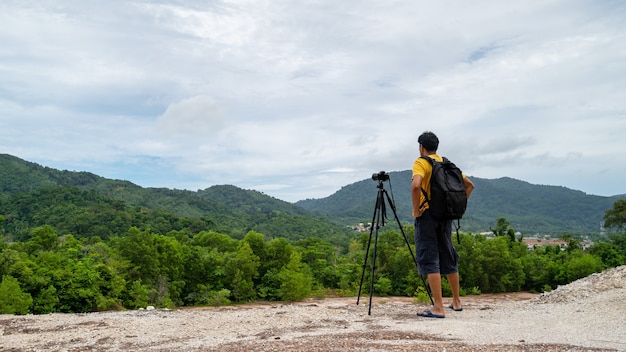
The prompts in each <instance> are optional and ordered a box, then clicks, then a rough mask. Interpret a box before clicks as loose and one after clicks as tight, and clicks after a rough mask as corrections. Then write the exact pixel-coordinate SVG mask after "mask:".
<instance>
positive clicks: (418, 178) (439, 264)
mask: <svg viewBox="0 0 626 352" xmlns="http://www.w3.org/2000/svg"><path fill="white" fill-rule="evenodd" d="M417 141H418V143H419V151H420V156H428V157H430V158H432V159H434V160H437V161H439V162H441V161H442V160H443V158H442V157H441V156H439V155H438V154H437V148H438V147H439V139H438V138H437V136H436V135H435V134H434V133H432V132H430V131H426V132H424V133H422V134H421V135H420V136H419V138H418V140H417ZM431 173H432V165H431V164H430V163H429V162H428V161H427V160H424V159H423V158H417V160H415V162H414V163H413V179H412V182H411V198H412V200H413V217H414V218H415V252H416V258H417V263H418V266H419V274H420V275H427V276H428V285H429V286H430V289H431V291H432V295H433V302H434V306H433V307H431V308H429V309H426V310H424V311H423V312H420V313H417V315H419V316H422V317H427V318H445V315H446V313H445V309H444V306H443V297H442V293H441V275H442V274H443V275H446V276H447V278H448V282H449V283H450V288H451V290H452V303H451V304H450V306H449V308H451V309H453V310H455V311H461V310H463V307H462V306H461V296H460V294H459V286H460V285H459V269H458V265H457V263H458V261H459V255H458V253H457V252H456V249H455V248H454V245H453V244H452V221H451V220H444V221H439V220H436V219H435V218H433V216H432V215H431V213H430V211H429V209H428V203H426V202H425V197H424V195H423V193H422V188H423V189H424V190H425V191H426V193H427V194H428V195H429V197H430V175H431ZM463 183H464V184H465V191H466V194H467V197H468V198H469V196H470V194H471V193H472V191H473V190H474V184H473V183H472V181H471V180H470V179H469V178H468V177H467V176H465V175H463Z"/></svg>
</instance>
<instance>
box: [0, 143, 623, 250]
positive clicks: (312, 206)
mask: <svg viewBox="0 0 626 352" xmlns="http://www.w3.org/2000/svg"><path fill="white" fill-rule="evenodd" d="M388 174H389V175H390V180H389V181H386V182H383V183H382V187H383V188H384V189H385V191H386V192H387V193H388V194H389V195H390V197H391V198H392V202H393V203H394V205H395V209H396V213H397V215H398V218H399V220H400V221H401V222H402V223H406V224H410V223H412V220H413V219H411V201H410V193H409V186H410V176H411V174H410V170H404V171H393V172H389V173H388ZM470 177H471V178H472V180H473V181H474V183H475V185H476V190H475V191H474V193H473V194H472V197H471V198H470V200H469V202H468V210H467V213H466V215H465V216H464V218H463V220H462V223H461V224H462V231H466V232H483V231H489V228H490V227H491V226H493V225H494V224H495V222H496V219H498V218H506V219H507V220H509V221H510V223H511V226H512V227H514V228H515V229H516V230H518V231H521V232H523V233H525V234H528V235H532V234H535V233H542V234H561V233H571V234H599V233H600V232H601V229H600V226H601V223H602V222H603V216H604V212H605V211H606V210H607V209H609V208H611V207H612V205H613V203H614V202H615V201H616V200H617V199H620V198H625V197H626V195H616V196H611V197H606V196H596V195H589V194H586V193H584V192H582V191H579V190H572V189H569V188H566V187H563V186H547V185H534V184H531V183H529V182H526V181H522V180H517V179H514V178H510V177H502V178H498V179H483V178H479V177H473V176H470ZM57 185H68V186H73V187H78V188H80V189H82V190H87V191H95V192H97V193H99V194H102V195H104V196H106V197H109V198H112V199H115V200H119V201H124V202H126V203H127V204H128V205H130V206H140V207H145V208H148V209H155V210H159V211H169V212H172V213H173V214H176V215H177V216H181V217H190V218H201V217H209V218H211V219H213V220H214V221H218V222H220V223H222V225H223V226H221V227H220V228H222V229H224V228H228V227H229V226H235V227H237V228H238V230H237V231H235V232H236V233H237V236H242V234H243V233H245V232H246V231H249V230H254V229H263V230H264V231H270V232H272V231H271V230H268V222H270V223H271V222H273V223H274V225H271V226H269V228H274V230H273V232H275V233H270V234H269V236H270V237H276V236H278V235H279V234H280V235H283V232H284V230H283V231H281V230H278V229H279V228H280V227H281V226H283V227H287V226H286V223H288V222H289V221H292V220H294V219H298V221H302V220H303V219H305V218H314V219H316V220H315V221H317V223H316V224H315V225H312V224H311V225H310V226H312V227H315V228H317V229H318V230H317V232H320V231H323V230H321V229H323V228H325V227H326V225H322V224H321V223H323V222H329V223H334V224H336V225H337V226H338V227H340V225H341V226H345V225H350V224H358V223H367V222H370V221H371V220H372V214H373V211H374V206H375V201H376V193H377V186H378V185H379V184H378V181H373V180H372V179H371V178H370V179H364V180H361V181H357V182H354V183H352V184H348V185H345V186H343V187H341V188H340V189H339V190H337V191H336V192H335V193H333V194H331V195H330V196H328V197H324V198H318V199H304V200H301V201H298V202H295V203H290V202H286V201H282V200H279V199H276V198H274V197H271V196H268V195H266V194H264V193H262V192H258V191H255V190H244V189H241V188H239V187H237V186H234V185H227V184H226V185H214V186H210V187H208V188H206V189H203V190H198V191H189V190H176V189H169V188H164V187H163V188H152V187H151V188H143V187H141V186H138V185H136V184H134V183H132V182H130V181H125V180H112V179H106V178H103V177H101V176H98V175H95V174H93V173H90V172H85V171H67V170H62V171H60V170H56V169H52V168H49V167H45V166H41V165H39V164H36V163H32V162H29V161H25V160H22V159H20V158H17V157H14V156H11V155H8V154H0V201H2V200H4V201H6V200H7V199H9V197H10V196H11V195H13V194H16V193H25V192H32V191H34V190H37V189H42V188H49V187H54V186H57ZM387 210H388V214H387V215H388V216H389V217H392V216H393V213H392V211H391V210H392V209H387ZM0 214H1V213H0ZM281 224H282V225H281ZM291 231H294V230H293V229H292V230H291ZM312 232H315V231H312ZM304 236H306V234H305V230H301V231H300V234H299V235H298V236H296V237H298V238H302V237H304Z"/></svg>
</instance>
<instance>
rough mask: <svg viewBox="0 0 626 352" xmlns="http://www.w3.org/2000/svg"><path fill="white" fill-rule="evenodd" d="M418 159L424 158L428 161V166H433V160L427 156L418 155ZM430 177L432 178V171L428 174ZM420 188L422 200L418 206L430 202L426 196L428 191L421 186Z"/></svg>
mask: <svg viewBox="0 0 626 352" xmlns="http://www.w3.org/2000/svg"><path fill="white" fill-rule="evenodd" d="M420 159H426V160H427V161H428V162H429V163H430V166H432V167H434V166H435V160H434V159H433V158H431V157H429V156H426V155H424V156H420ZM430 176H431V178H432V172H431V174H430ZM420 189H421V190H422V194H423V195H424V202H422V204H420V207H422V206H424V204H426V203H430V198H428V193H426V190H425V189H423V188H420Z"/></svg>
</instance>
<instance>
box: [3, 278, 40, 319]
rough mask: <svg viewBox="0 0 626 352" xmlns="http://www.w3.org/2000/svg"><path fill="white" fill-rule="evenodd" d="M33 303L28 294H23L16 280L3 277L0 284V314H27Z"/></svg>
mask: <svg viewBox="0 0 626 352" xmlns="http://www.w3.org/2000/svg"><path fill="white" fill-rule="evenodd" d="M32 303H33V298H32V297H31V295H30V293H27V292H23V291H22V289H21V287H20V283H19V282H18V281H17V279H16V278H14V277H12V276H9V275H3V276H2V283H0V314H27V313H28V309H29V308H30V306H31V304H32Z"/></svg>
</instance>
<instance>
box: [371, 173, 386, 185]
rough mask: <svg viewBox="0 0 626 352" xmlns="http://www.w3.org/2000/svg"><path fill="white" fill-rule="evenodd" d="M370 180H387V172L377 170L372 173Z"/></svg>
mask: <svg viewBox="0 0 626 352" xmlns="http://www.w3.org/2000/svg"><path fill="white" fill-rule="evenodd" d="M372 180H374V181H380V182H381V183H382V182H383V181H389V174H388V173H386V172H384V171H381V172H379V173H377V174H373V175H372Z"/></svg>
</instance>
